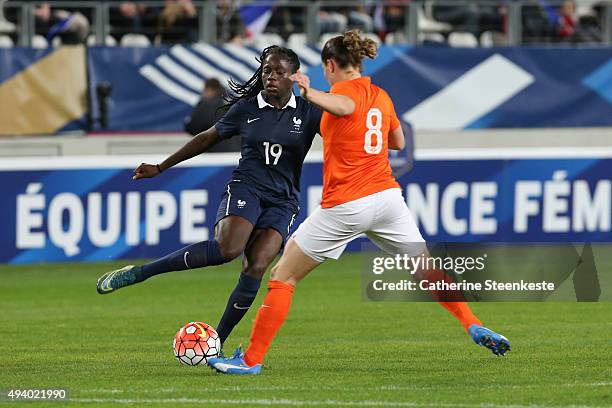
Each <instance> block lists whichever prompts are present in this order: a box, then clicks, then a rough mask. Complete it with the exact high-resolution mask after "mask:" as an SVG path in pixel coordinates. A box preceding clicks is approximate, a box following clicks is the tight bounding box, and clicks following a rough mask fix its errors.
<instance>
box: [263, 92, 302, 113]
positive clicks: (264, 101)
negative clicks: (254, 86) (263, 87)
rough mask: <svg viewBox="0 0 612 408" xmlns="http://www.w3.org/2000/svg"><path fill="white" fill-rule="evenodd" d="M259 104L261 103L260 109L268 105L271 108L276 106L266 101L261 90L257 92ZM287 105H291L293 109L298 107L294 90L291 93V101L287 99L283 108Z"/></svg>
mask: <svg viewBox="0 0 612 408" xmlns="http://www.w3.org/2000/svg"><path fill="white" fill-rule="evenodd" d="M257 104H258V105H259V109H263V108H265V107H266V106H269V107H271V108H273V107H274V106H272V105H270V104H269V103H268V102H266V100H265V99H264V98H263V95H262V94H261V92H259V93H258V94H257ZM287 106H290V107H292V108H293V109H295V108H297V102H296V101H295V95H294V94H293V92H292V93H291V98H289V101H287V103H286V104H285V106H283V109H285V108H286V107H287Z"/></svg>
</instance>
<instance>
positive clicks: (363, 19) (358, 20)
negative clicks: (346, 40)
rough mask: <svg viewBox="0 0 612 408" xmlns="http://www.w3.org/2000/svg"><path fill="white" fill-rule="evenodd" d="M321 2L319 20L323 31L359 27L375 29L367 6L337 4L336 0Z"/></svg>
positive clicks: (332, 31) (339, 30)
mask: <svg viewBox="0 0 612 408" xmlns="http://www.w3.org/2000/svg"><path fill="white" fill-rule="evenodd" d="M340 2H341V1H340ZM320 3H321V9H320V10H319V16H318V17H319V19H318V20H319V30H320V32H321V33H341V32H344V31H345V30H346V29H347V28H359V29H361V31H364V32H372V30H373V29H374V22H373V20H372V17H371V16H370V15H369V14H368V12H367V10H366V7H365V6H353V7H346V6H335V4H336V3H337V1H336V0H322V1H320Z"/></svg>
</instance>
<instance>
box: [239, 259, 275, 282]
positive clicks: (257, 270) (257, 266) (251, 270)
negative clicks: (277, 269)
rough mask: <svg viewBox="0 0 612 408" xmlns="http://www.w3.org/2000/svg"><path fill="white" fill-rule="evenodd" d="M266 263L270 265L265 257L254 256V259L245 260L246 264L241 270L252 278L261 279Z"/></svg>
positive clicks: (266, 267)
mask: <svg viewBox="0 0 612 408" xmlns="http://www.w3.org/2000/svg"><path fill="white" fill-rule="evenodd" d="M268 265H270V262H268V261H267V260H266V259H257V258H256V259H254V260H251V261H250V262H249V261H247V262H246V266H245V268H244V270H243V273H244V274H245V275H248V276H250V277H252V278H256V279H261V278H262V277H263V276H264V274H265V273H266V270H267V269H268Z"/></svg>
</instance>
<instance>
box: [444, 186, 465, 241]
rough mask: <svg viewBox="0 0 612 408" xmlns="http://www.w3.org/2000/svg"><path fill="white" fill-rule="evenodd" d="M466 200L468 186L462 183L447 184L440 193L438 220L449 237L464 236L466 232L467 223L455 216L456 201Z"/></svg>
mask: <svg viewBox="0 0 612 408" xmlns="http://www.w3.org/2000/svg"><path fill="white" fill-rule="evenodd" d="M466 198H468V184H467V183H464V182H462V181H456V182H454V183H451V184H449V185H448V186H447V187H446V189H444V192H443V193H442V199H441V201H440V218H441V221H442V226H443V227H444V229H445V230H446V232H448V233H449V234H450V235H465V234H466V233H467V232H468V226H467V221H466V220H465V219H460V218H457V217H456V216H455V208H456V207H457V201H458V200H459V199H466Z"/></svg>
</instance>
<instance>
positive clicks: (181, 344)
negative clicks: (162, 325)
mask: <svg viewBox="0 0 612 408" xmlns="http://www.w3.org/2000/svg"><path fill="white" fill-rule="evenodd" d="M172 348H173V349H174V356H175V357H176V358H177V359H178V361H180V362H181V363H183V364H185V365H190V366H194V365H198V364H202V365H206V364H207V359H208V358H211V357H217V356H218V355H219V352H220V351H221V340H219V335H218V334H217V332H216V331H215V329H213V328H212V326H209V325H208V324H206V323H202V322H191V323H187V324H186V325H184V326H183V327H181V329H180V330H179V331H178V332H176V335H175V336H174V342H173V344H172Z"/></svg>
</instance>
